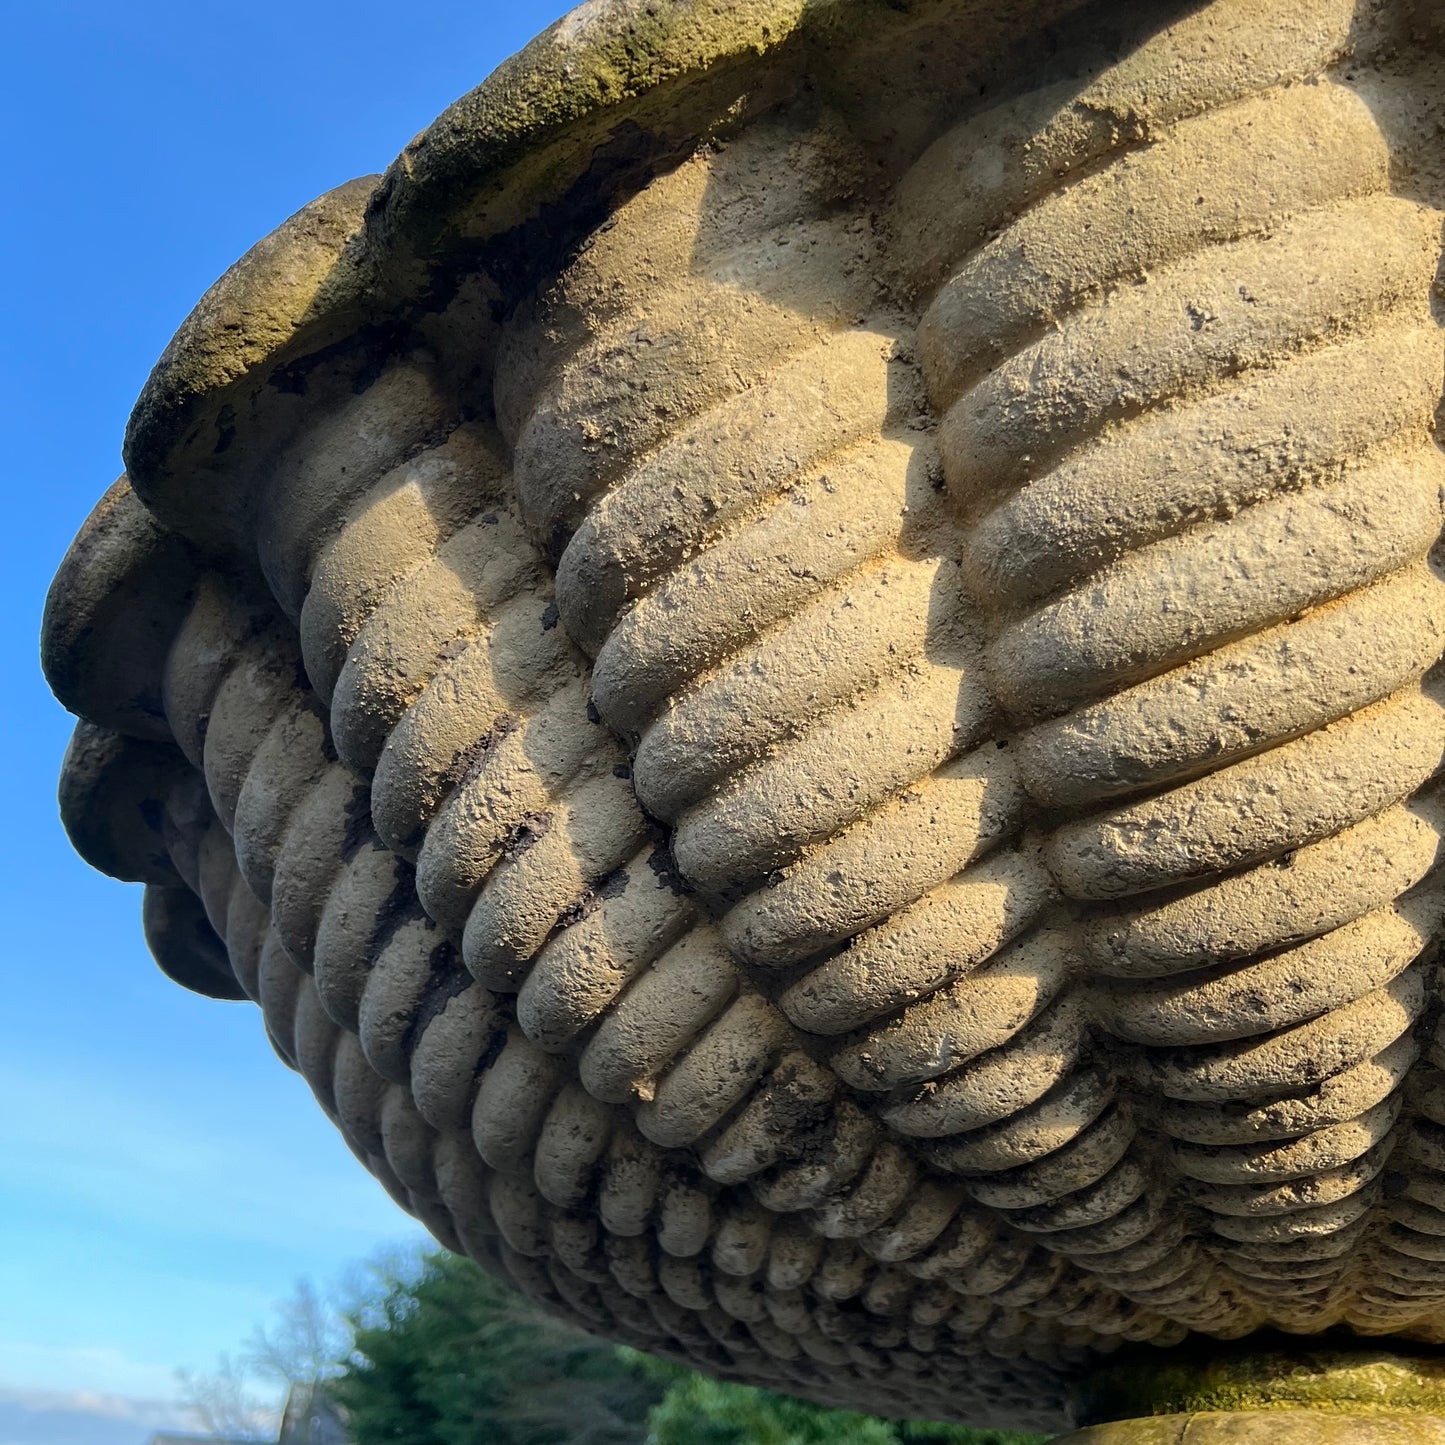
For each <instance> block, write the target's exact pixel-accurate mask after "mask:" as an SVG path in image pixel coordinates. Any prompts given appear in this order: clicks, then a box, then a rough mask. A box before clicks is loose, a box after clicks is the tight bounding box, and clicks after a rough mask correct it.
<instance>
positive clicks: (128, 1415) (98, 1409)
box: [0, 1386, 199, 1430]
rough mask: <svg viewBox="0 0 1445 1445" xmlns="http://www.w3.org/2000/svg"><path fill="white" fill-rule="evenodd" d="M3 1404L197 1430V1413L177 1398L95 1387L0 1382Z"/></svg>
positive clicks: (39, 1411) (158, 1427)
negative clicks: (30, 1386) (154, 1397)
mask: <svg viewBox="0 0 1445 1445" xmlns="http://www.w3.org/2000/svg"><path fill="white" fill-rule="evenodd" d="M0 1404H5V1405H12V1406H15V1407H17V1408H18V1409H21V1410H28V1411H30V1412H32V1413H34V1414H37V1415H38V1414H66V1415H94V1416H96V1417H97V1418H99V1419H102V1420H124V1421H127V1422H134V1423H135V1424H137V1425H144V1426H146V1427H147V1428H148V1429H151V1430H196V1429H198V1428H199V1425H198V1422H197V1420H196V1417H195V1415H194V1413H193V1412H192V1411H190V1410H188V1409H187V1408H186V1407H185V1406H184V1405H181V1404H179V1403H177V1402H176V1401H174V1400H137V1399H133V1398H131V1397H130V1396H128V1395H106V1394H100V1393H98V1392H96V1391H94V1390H10V1389H5V1388H4V1387H3V1386H0Z"/></svg>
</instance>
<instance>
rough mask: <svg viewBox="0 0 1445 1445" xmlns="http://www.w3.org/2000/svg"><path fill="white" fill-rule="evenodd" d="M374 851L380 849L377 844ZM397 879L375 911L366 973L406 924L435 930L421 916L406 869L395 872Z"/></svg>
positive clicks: (434, 926)
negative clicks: (419, 924)
mask: <svg viewBox="0 0 1445 1445" xmlns="http://www.w3.org/2000/svg"><path fill="white" fill-rule="evenodd" d="M377 846H378V847H380V846H381V845H380V844H378V845H377ZM397 873H398V875H399V876H398V877H397V880H396V883H395V884H394V886H393V887H392V890H391V892H390V893H389V894H387V896H386V901H385V902H384V903H383V904H382V905H381V907H380V908H378V909H377V911H376V931H375V933H374V934H373V936H372V943H371V951H370V955H369V957H368V958H367V959H366V965H365V966H366V968H367V969H368V970H370V969H372V968H375V967H376V961H377V959H379V958H380V957H381V955H382V954H383V953H385V952H386V947H387V945H388V944H389V943H390V942H391V940H392V939H393V938H395V937H396V935H397V934H398V933H399V932H400V931H401V930H402V929H403V928H405V927H406V925H407V924H408V923H418V922H420V923H422V924H424V925H425V926H426V928H428V929H431V930H435V929H436V924H435V923H433V922H432V921H431V919H430V918H428V917H427V916H426V914H425V913H423V912H422V909H421V905H420V904H419V903H418V902H417V899H416V884H415V883H414V881H413V878H412V873H411V870H410V869H409V868H398V869H397Z"/></svg>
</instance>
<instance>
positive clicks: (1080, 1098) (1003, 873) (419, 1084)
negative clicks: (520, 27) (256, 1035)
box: [45, 0, 1445, 1428]
mask: <svg viewBox="0 0 1445 1445" xmlns="http://www.w3.org/2000/svg"><path fill="white" fill-rule="evenodd" d="M1022 8H1023V9H1026V10H1027V12H1028V13H1027V14H1026V15H1022V14H1020V13H1017V10H1016V7H1011V6H1008V5H1004V4H1002V3H998V0H988V3H983V0H972V3H970V0H929V3H919V4H916V5H904V6H897V7H891V8H889V7H884V8H879V9H877V10H874V9H873V8H871V7H870V6H868V5H867V4H865V3H864V0H839V3H836V4H834V5H832V6H817V7H811V8H810V7H801V8H800V7H796V6H789V5H785V4H783V3H777V4H771V5H760V6H750V5H743V4H737V5H732V6H723V7H714V8H713V9H711V10H707V11H706V12H705V13H704V11H703V10H702V9H699V10H694V9H693V7H691V6H689V5H685V4H674V5H670V6H665V7H660V8H659V7H657V6H652V7H651V8H649V7H647V6H643V5H641V4H638V3H610V4H603V5H598V4H595V3H594V4H593V5H590V6H585V7H584V8H583V10H582V11H579V12H577V15H576V16H574V17H571V18H569V20H567V21H564V22H562V25H561V26H560V27H559V28H558V29H557V30H554V31H553V32H549V34H548V36H546V37H543V39H542V40H541V41H539V42H537V43H536V44H535V45H534V47H533V48H532V49H530V50H529V51H528V52H525V53H524V55H523V56H521V57H519V58H518V60H517V61H514V62H511V63H510V65H509V67H507V68H504V70H503V71H501V72H499V73H498V75H497V76H496V77H494V78H493V79H492V80H490V81H488V82H487V84H486V85H484V86H483V87H482V88H481V90H480V91H478V92H476V93H475V94H474V95H473V96H471V97H468V98H467V99H466V100H465V101H463V102H461V103H460V104H459V106H458V107H457V108H455V110H454V112H450V113H448V116H446V117H443V120H442V121H440V122H438V125H437V126H436V127H434V128H433V130H432V131H430V132H428V133H426V134H425V135H424V136H422V137H421V138H419V140H418V141H417V142H415V143H414V144H413V146H412V147H411V148H410V149H409V151H408V153H407V154H406V156H404V157H403V159H402V160H401V161H400V162H398V164H397V166H396V167H395V168H394V169H393V171H392V172H390V173H389V174H388V175H387V176H386V177H384V178H382V179H381V180H380V181H379V182H376V181H366V182H357V183H353V185H351V186H349V187H345V188H343V189H342V190H341V191H338V192H335V193H333V194H332V195H331V196H328V197H325V198H323V199H322V200H321V201H319V202H317V203H316V204H315V205H314V206H313V207H311V208H308V210H306V211H303V212H302V213H300V214H299V215H298V216H297V217H295V218H293V219H292V220H291V221H289V222H287V223H286V225H285V226H283V227H282V228H281V229H280V230H279V231H278V232H277V233H275V234H274V235H273V236H272V237H270V238H268V239H267V240H266V241H265V242H263V243H262V244H261V245H260V246H259V247H258V248H257V249H256V251H254V252H253V253H251V255H250V256H248V257H247V258H246V259H245V260H243V261H242V262H241V263H239V264H238V266H237V268H235V269H234V270H233V271H232V272H231V273H229V274H228V275H227V276H226V277H225V278H223V279H222V281H221V282H219V283H218V284H217V287H216V288H214V290H213V291H212V292H211V293H210V294H209V295H208V296H207V298H206V299H205V300H204V301H203V302H202V304H201V306H200V307H199V308H198V310H197V312H196V313H195V315H194V316H193V317H192V319H191V320H190V321H189V322H188V323H187V324H186V326H185V327H184V328H183V329H182V331H181V333H180V334H179V335H178V337H177V339H176V341H175V342H173V343H172V347H171V349H170V350H168V352H167V353H166V355H165V357H163V358H162V361H161V363H160V365H159V366H158V367H157V370H156V372H155V373H154V374H153V376H152V378H151V381H150V383H149V384H148V387H147V390H146V393H145V394H144V395H143V397H142V399H141V403H140V405H139V407H138V408H137V412H136V415H135V418H134V419H133V422H132V428H131V433H130V436H129V438H128V450H127V458H128V464H129V467H130V477H129V479H128V480H127V479H122V480H121V481H120V482H118V483H117V484H116V485H115V486H114V487H113V488H112V489H111V490H110V492H108V493H107V494H106V496H105V498H104V499H103V501H102V502H101V503H100V505H99V506H98V507H97V509H96V511H95V513H94V514H93V515H92V517H91V519H90V520H89V522H88V523H87V524H86V526H85V528H84V530H83V531H82V533H81V535H80V537H79V538H78V539H77V541H76V543H75V545H74V547H73V548H72V551H71V553H70V555H69V556H68V557H67V559H66V562H65V564H64V566H63V567H62V570H61V573H60V576H59V577H58V579H57V582H56V584H55V588H54V590H53V592H52V597H51V604H50V609H49V612H48V616H47V631H46V639H45V646H46V658H47V666H48V669H49V673H50V676H51V679H52V682H53V684H54V686H55V688H56V690H57V692H58V693H59V695H60V696H61V698H62V699H63V700H64V701H65V702H66V704H67V705H68V706H70V707H71V708H72V709H73V710H74V711H75V712H76V713H78V714H79V715H80V717H81V718H82V721H81V722H80V724H79V726H78V728H77V731H76V734H75V740H74V742H73V744H72V747H71V751H70V754H69V756H68V758H67V761H66V767H65V774H64V778H63V781H62V806H63V811H64V814H65V817H66V821H67V825H68V826H69V827H70V829H71V833H72V836H73V837H74V839H75V841H76V845H77V847H78V848H79V849H80V851H81V852H82V853H83V854H84V855H85V856H86V857H87V858H88V859H90V860H91V861H92V862H94V863H95V864H96V865H97V866H98V867H101V868H103V869H105V870H106V871H108V872H111V873H113V874H115V875H116V876H119V877H123V878H129V879H134V880H136V881H140V882H143V883H144V884H145V885H146V894H145V907H144V913H145V927H146V934H147V938H148V940H149V941H150V943H151V946H152V949H153V951H154V952H155V954H156V957H157V959H158V961H159V962H160V964H161V966H162V967H163V968H164V969H166V971H167V972H168V973H170V974H171V975H172V976H173V977H175V978H176V979H177V980H178V981H179V982H181V983H184V984H186V985H187V986H188V987H192V988H197V989H200V990H201V991H203V992H207V993H210V994H213V995H215V996H218V997H225V998H240V997H246V998H250V999H252V1000H254V1001H255V1002H256V1003H258V1004H259V1005H260V1007H261V1010H262V1014H263V1017H264V1020H265V1027H266V1030H267V1033H268V1035H269V1037H270V1039H271V1042H272V1044H273V1045H274V1047H275V1049H276V1051H277V1052H278V1053H279V1054H280V1055H281V1057H282V1058H283V1059H284V1060H285V1061H286V1062H287V1063H288V1064H289V1065H291V1066H292V1067H294V1068H296V1069H298V1070H300V1072H301V1073H302V1074H303V1075H304V1076H305V1078H306V1079H307V1081H308V1082H309V1084H310V1085H311V1087H312V1089H313V1090H314V1092H315V1094H316V1097H317V1099H318V1101H319V1102H320V1104H321V1105H322V1107H323V1108H324V1109H325V1110H326V1111H327V1113H328V1115H329V1116H330V1117H331V1118H332V1119H333V1120H334V1121H335V1123H336V1125H337V1127H338V1128H339V1129H340V1131H341V1132H342V1134H343V1136H344V1137H345V1138H346V1140H347V1142H348V1144H349V1145H350V1146H351V1147H352V1149H353V1150H354V1151H355V1152H356V1153H357V1155H358V1157H359V1158H361V1160H362V1161H363V1162H364V1163H365V1165H366V1166H367V1168H368V1169H370V1170H371V1171H372V1172H373V1173H374V1174H375V1175H376V1176H377V1177H378V1178H379V1179H380V1180H381V1182H382V1183H383V1184H384V1185H385V1186H386V1188H387V1189H388V1190H389V1191H390V1192H391V1193H392V1194H393V1196H394V1197H395V1198H396V1199H397V1200H398V1201H399V1202H400V1203H401V1204H402V1205H403V1207H405V1208H407V1209H409V1210H410V1211H411V1212H413V1213H414V1214H415V1215H416V1216H417V1217H418V1218H419V1219H421V1220H422V1221H423V1222H424V1223H425V1224H426V1226H427V1227H428V1228H429V1229H430V1230H431V1231H432V1232H433V1233H434V1234H435V1235H436V1237H437V1238H438V1239H439V1240H441V1241H442V1242H443V1243H445V1244H446V1245H448V1246H449V1247H451V1248H453V1249H460V1250H464V1251H466V1252H467V1253H469V1254H471V1255H473V1256H474V1257H475V1258H477V1259H478V1260H480V1261H482V1262H483V1263H484V1264H486V1265H487V1266H488V1267H489V1268H491V1269H493V1270H495V1271H497V1272H499V1273H501V1274H502V1275H504V1276H505V1277H507V1278H509V1279H510V1280H512V1281H513V1282H514V1283H516V1284H517V1285H518V1286H519V1287H520V1288H521V1289H523V1290H524V1291H526V1292H528V1293H529V1294H531V1295H533V1296H535V1297H537V1298H539V1299H542V1300H544V1301H546V1302H547V1303H548V1304H549V1305H550V1306H551V1307H552V1308H554V1309H556V1310H558V1311H560V1312H561V1313H563V1314H565V1315H567V1316H568V1317H570V1318H573V1319H575V1320H577V1321H578V1322H579V1323H582V1324H584V1325H586V1326H587V1327H589V1328H592V1329H595V1330H598V1331H600V1332H602V1333H605V1334H608V1335H612V1336H616V1337H619V1338H623V1339H627V1340H630V1341H633V1342H635V1343H637V1344H640V1345H641V1346H643V1347H644V1348H647V1349H652V1350H657V1351H660V1352H662V1353H668V1354H673V1355H676V1356H678V1357H681V1358H685V1359H688V1360H690V1361H691V1362H693V1363H695V1364H698V1365H700V1366H702V1367H703V1368H706V1369H708V1370H711V1371H714V1372H716V1373H719V1374H723V1375H727V1376H732V1377H736V1378H741V1379H747V1380H750V1381H754V1382H757V1383H762V1384H766V1385H769V1386H771V1387H774V1388H779V1389H783V1390H789V1391H795V1392H799V1393H803V1394H809V1395H813V1396H816V1397H820V1398H826V1399H828V1400H830V1401H842V1402H846V1403H850V1404H855V1405H859V1406H863V1407H866V1408H869V1409H874V1410H879V1411H883V1412H887V1413H902V1414H912V1415H920V1414H922V1415H928V1416H934V1417H948V1418H959V1419H966V1420H970V1421H972V1422H974V1423H987V1422H989V1421H995V1422H998V1423H1006V1424H1014V1425H1018V1426H1025V1427H1026V1426H1036V1427H1039V1428H1048V1427H1054V1428H1058V1427H1060V1426H1062V1425H1063V1424H1064V1423H1066V1422H1067V1420H1068V1419H1069V1414H1070V1409H1071V1406H1070V1404H1069V1401H1070V1399H1071V1391H1072V1390H1073V1387H1074V1384H1075V1382H1076V1381H1078V1380H1080V1379H1082V1378H1084V1377H1085V1376H1087V1375H1088V1374H1089V1372H1090V1371H1091V1370H1093V1369H1095V1368H1096V1367H1097V1366H1098V1365H1099V1364H1100V1363H1101V1362H1102V1361H1103V1360H1104V1359H1105V1358H1106V1357H1109V1356H1110V1355H1111V1354H1113V1352H1115V1351H1117V1350H1118V1349H1119V1348H1120V1347H1121V1346H1125V1345H1142V1344H1151V1345H1155V1346H1159V1347H1164V1346H1175V1345H1181V1344H1185V1343H1188V1342H1190V1341H1191V1340H1193V1341H1198V1340H1201V1339H1216V1340H1225V1339H1239V1338H1242V1337H1245V1336H1249V1335H1252V1334H1253V1333H1255V1332H1259V1331H1264V1330H1276V1331H1277V1330H1285V1331H1290V1332H1294V1333H1300V1334H1311V1333H1316V1332H1319V1331H1323V1330H1326V1329H1333V1328H1336V1327H1339V1328H1341V1329H1344V1330H1347V1331H1353V1332H1354V1333H1356V1334H1360V1335H1370V1336H1397V1337H1402V1338H1405V1339H1409V1340H1412V1341H1419V1342H1424V1343H1426V1344H1439V1343H1445V1074H1442V1072H1441V1070H1442V1069H1445V1052H1442V1051H1441V1049H1440V1047H1439V1046H1437V1044H1436V1043H1435V1029H1434V1019H1435V1015H1436V1013H1437V1011H1438V986H1437V982H1436V977H1435V973H1434V964H1433V958H1434V950H1435V947H1436V943H1437V941H1438V937H1439V934H1440V931H1441V916H1442V906H1445V873H1442V872H1441V870H1440V869H1439V867H1438V862H1439V859H1440V850H1441V839H1442V831H1445V800H1442V798H1441V795H1440V794H1439V792H1438V787H1437V784H1436V777H1437V774H1438V773H1439V771H1440V769H1441V766H1442V763H1445V694H1442V691H1441V686H1442V684H1441V682H1440V680H1439V678H1438V676H1437V673H1438V663H1439V661H1440V658H1441V655H1442V652H1445V582H1442V577H1441V574H1440V571H1439V568H1438V565H1437V562H1436V560H1435V557H1434V553H1433V549H1434V547H1435V544H1436V539H1437V537H1438V535H1439V533H1440V529H1441V515H1440V513H1441V494H1442V484H1445V463H1442V460H1441V453H1440V450H1439V448H1438V446H1437V444H1436V440H1435V419H1436V410H1437V407H1438V405H1439V402H1440V396H1441V389H1442V369H1445V348H1442V338H1441V333H1440V327H1439V323H1438V321H1437V318H1436V314H1435V306H1436V303H1437V284H1436V281H1437V274H1438V271H1439V268H1440V262H1441V255H1442V242H1441V232H1442V223H1445V214H1442V210H1441V209H1440V208H1441V207H1442V206H1445V174H1442V171H1445V160H1442V153H1441V152H1440V149H1439V142H1438V135H1439V133H1440V130H1441V127H1442V126H1445V86H1442V84H1441V81H1440V75H1441V72H1442V68H1445V61H1442V59H1441V48H1442V47H1441V35H1440V30H1439V22H1438V20H1437V19H1435V18H1434V16H1433V11H1432V10H1431V9H1430V8H1429V7H1419V8H1418V9H1417V8H1415V7H1412V6H1411V5H1409V4H1406V3H1386V4H1383V5H1378V6H1377V5H1373V4H1363V5H1356V4H1354V3H1353V0H1307V3H1299V4H1294V5H1290V6H1287V7H1281V6H1278V5H1276V4H1273V3H1266V0H1207V3H1199V4H1183V3H1155V4H1150V5H1145V6H1138V7H1115V6H1107V5H1085V6H1073V5H1068V4H1064V3H1059V4H1053V5H1047V6H1030V7H1022ZM1124 11H1127V12H1128V13H1122V12H1124ZM602 78H605V79H606V82H607V83H606V84H603V83H602ZM519 137H520V139H519Z"/></svg>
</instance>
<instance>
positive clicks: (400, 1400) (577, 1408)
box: [331, 1252, 1039, 1445]
mask: <svg viewBox="0 0 1445 1445" xmlns="http://www.w3.org/2000/svg"><path fill="white" fill-rule="evenodd" d="M351 1323H352V1326H353V1329H354V1343H353V1348H352V1354H351V1358H350V1360H349V1361H348V1362H347V1364H346V1365H345V1366H344V1368H343V1371H342V1373H341V1375H340V1376H339V1378H337V1379H336V1380H335V1381H334V1382H333V1384H332V1386H331V1389H332V1393H333V1394H334V1395H335V1397H336V1398H337V1399H339V1400H340V1401H341V1403H342V1404H343V1405H344V1406H346V1407H347V1409H348V1411H349V1416H350V1427H351V1434H352V1438H353V1440H354V1441H355V1445H398V1442H401V1445H1028V1442H1031V1441H1034V1440H1037V1439H1038V1438H1039V1437H1037V1436H1029V1435H1018V1434H1013V1433H1010V1432H1006V1431H996V1430H967V1429H964V1428H962V1427H960V1426H955V1425H930V1424H921V1423H918V1422H914V1421H892V1420H880V1419H875V1418H873V1417H871V1416H868V1415H860V1414H855V1413H853V1412H852V1411H847V1410H830V1409H827V1408H825V1407H823V1406H821V1405H812V1404H808V1403H807V1402H806V1401H803V1400H796V1399H793V1398H791V1397H790V1396H786V1395H776V1394H772V1393H770V1392H768V1391H766V1390H759V1389H754V1388H752V1387H750V1386H746V1385H734V1384H727V1383H724V1382H722V1381H719V1380H714V1379H711V1378H709V1377H707V1376H705V1375H700V1374H698V1373H696V1372H695V1371H693V1370H689V1369H686V1368H684V1367H683V1366H681V1365H676V1364H670V1363H667V1362H665V1361H662V1360H656V1359H652V1358H651V1357H649V1356H647V1355H644V1354H641V1353H639V1352H638V1351H635V1350H627V1349H617V1348H615V1347H613V1346H610V1345H606V1344H603V1343H602V1342H600V1341H598V1340H594V1339H591V1338H589V1337H588V1336H586V1335H582V1334H579V1333H578V1332H577V1331H575V1330H573V1329H571V1328H569V1327H567V1326H565V1325H561V1324H558V1323H557V1322H555V1321H553V1320H551V1319H549V1318H548V1317H547V1316H545V1315H544V1314H542V1313H541V1312H540V1311H539V1310H538V1309H537V1308H536V1307H535V1306H533V1305H531V1304H530V1303H528V1302H527V1301H525V1300H523V1299H522V1298H521V1297H520V1296H518V1295H516V1294H515V1293H513V1292H512V1291H511V1290H509V1289H507V1288H506V1287H505V1286H504V1285H502V1284H499V1283H498V1282H497V1281H496V1280H494V1279H493V1278H492V1277H491V1276H490V1275H488V1274H486V1273H485V1272H484V1271H483V1270H481V1269H480V1268H478V1266H476V1265H475V1264H473V1263H472V1262H471V1261H470V1260H467V1259H463V1258H460V1257H459V1256H456V1255H450V1254H445V1253H440V1252H439V1253H436V1254H432V1255H428V1256H426V1257H425V1258H424V1259H423V1260H422V1262H421V1265H420V1267H419V1268H418V1269H416V1270H412V1271H393V1272H392V1273H391V1275H390V1276H389V1277H388V1278H387V1279H386V1280H385V1281H384V1287H383V1289H382V1291H381V1293H380V1295H379V1297H378V1298H376V1299H375V1301H374V1302H373V1303H370V1304H368V1305H366V1306H365V1307H363V1308H362V1309H360V1310H359V1311H357V1312H356V1313H355V1314H354V1315H353V1316H352V1321H351Z"/></svg>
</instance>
